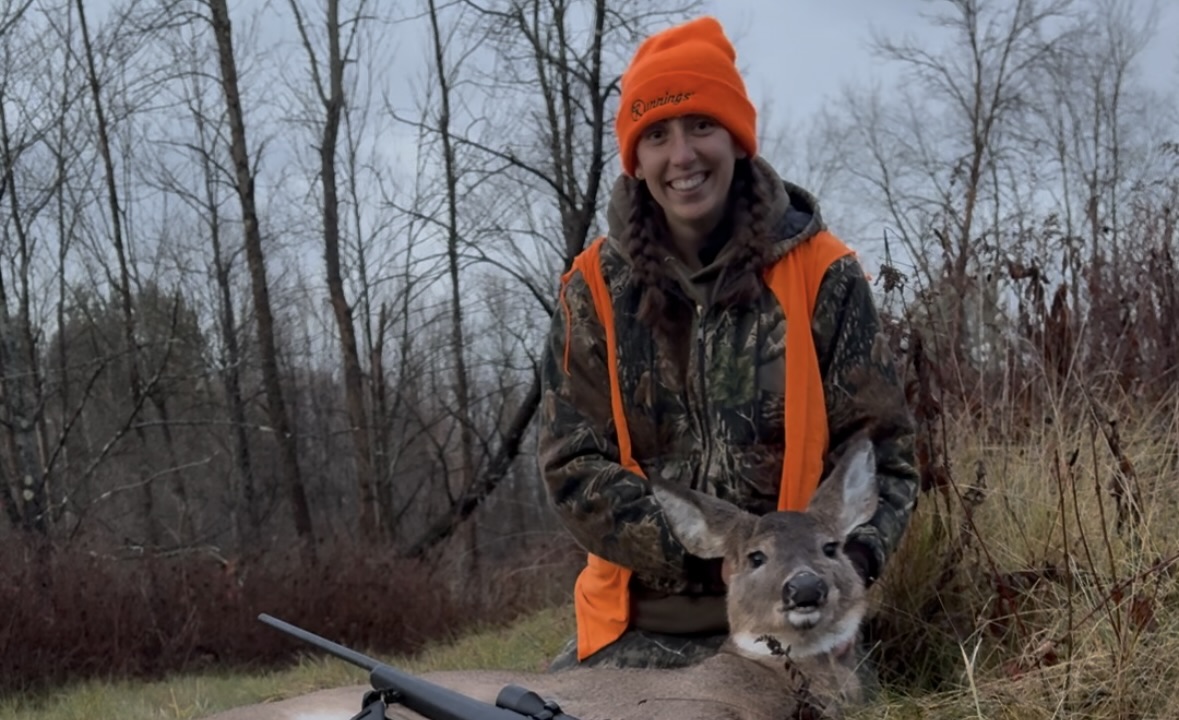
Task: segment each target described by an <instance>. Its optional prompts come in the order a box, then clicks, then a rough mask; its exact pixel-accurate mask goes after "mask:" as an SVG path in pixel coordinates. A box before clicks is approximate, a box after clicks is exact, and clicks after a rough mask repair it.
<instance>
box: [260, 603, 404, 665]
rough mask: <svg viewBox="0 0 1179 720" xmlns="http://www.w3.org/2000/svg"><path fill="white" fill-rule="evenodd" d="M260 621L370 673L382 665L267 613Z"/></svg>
mask: <svg viewBox="0 0 1179 720" xmlns="http://www.w3.org/2000/svg"><path fill="white" fill-rule="evenodd" d="M258 619H259V620H261V621H262V622H264V623H266V624H267V625H269V626H271V627H274V628H278V629H279V630H282V631H283V632H285V633H287V634H288V635H294V636H295V637H297V638H299V639H300V640H302V641H303V642H306V643H310V644H312V645H314V646H316V647H318V648H319V649H321V650H326V651H328V652H329V653H331V654H332V655H335V656H336V657H338V658H340V659H341V660H344V661H346V662H350V663H352V664H353V665H357V666H359V667H362V668H364V669H365V670H368V671H369V672H372V671H373V670H375V669H376V668H377V667H378V666H379V665H380V664H381V663H380V662H378V661H376V660H374V659H373V658H370V657H369V656H368V655H365V654H364V653H358V652H356V651H355V650H353V649H351V648H346V647H344V646H343V645H340V644H339V643H334V642H332V641H331V640H328V639H327V638H324V637H320V636H319V635H316V634H315V633H313V632H309V631H307V630H304V629H303V628H301V627H296V626H294V625H292V624H290V623H288V622H284V621H282V620H279V619H278V618H276V617H273V616H271V615H267V614H266V613H262V614H261V615H259V616H258Z"/></svg>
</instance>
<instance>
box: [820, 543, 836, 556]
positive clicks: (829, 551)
mask: <svg viewBox="0 0 1179 720" xmlns="http://www.w3.org/2000/svg"><path fill="white" fill-rule="evenodd" d="M838 552H839V543H837V542H829V543H824V544H823V554H824V555H826V556H827V557H829V558H833V557H835V555H836V553H838Z"/></svg>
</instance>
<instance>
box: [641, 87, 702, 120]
mask: <svg viewBox="0 0 1179 720" xmlns="http://www.w3.org/2000/svg"><path fill="white" fill-rule="evenodd" d="M695 94H696V91H694V90H684V91H682V92H677V93H673V92H670V91H669V92H665V93H663V94H662V95H660V96H659V97H654V98H651V99H650V100H635V101H634V102H633V103H631V104H630V119H631V120H638V119H639V118H641V117H642V116H643V113H645V112H647V111H648V110H654V109H655V108H657V107H662V106H664V105H679V104H680V103H682V102H684V101H686V100H688V99H689V98H691V97H692V96H693V95H695Z"/></svg>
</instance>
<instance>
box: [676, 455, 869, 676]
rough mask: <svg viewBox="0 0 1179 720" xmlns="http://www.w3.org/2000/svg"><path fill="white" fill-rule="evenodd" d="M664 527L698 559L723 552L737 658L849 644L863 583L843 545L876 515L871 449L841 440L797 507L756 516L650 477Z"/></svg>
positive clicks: (803, 653)
mask: <svg viewBox="0 0 1179 720" xmlns="http://www.w3.org/2000/svg"><path fill="white" fill-rule="evenodd" d="M653 492H654V495H655V497H656V499H657V500H658V501H659V503H660V505H661V506H662V508H663V512H664V515H665V517H666V518H667V521H668V523H669V524H670V526H671V529H672V532H673V533H674V534H675V536H676V537H677V538H678V539H679V540H680V542H681V543H682V544H683V545H684V547H685V548H687V550H688V551H689V552H691V553H692V554H694V555H697V556H699V557H703V558H720V557H724V558H727V559H728V564H729V568H730V570H731V575H730V578H729V584H728V598H727V606H728V616H729V629H730V634H731V637H732V641H733V643H734V644H735V646H736V648H737V649H738V651H740V652H741V653H742V654H745V655H757V656H766V655H771V654H774V653H775V652H778V649H777V648H775V647H774V644H773V641H770V642H767V641H766V640H765V638H766V637H767V636H768V637H769V638H773V639H774V640H776V641H777V643H780V645H781V646H782V647H781V649H783V650H786V651H787V652H788V653H789V657H790V658H793V659H800V658H804V657H808V656H812V655H818V654H821V653H827V652H831V651H833V650H836V649H839V648H844V647H848V646H850V644H851V642H852V641H853V640H854V639H855V636H856V633H857V631H858V630H859V626H860V622H861V620H862V619H863V616H864V612H865V609H866V600H865V595H866V591H865V589H864V584H863V581H862V580H861V578H860V576H859V574H858V573H857V572H856V570H855V567H854V566H853V565H852V562H851V560H850V559H849V557H848V556H847V555H846V554H845V552H844V544H845V542H846V540H847V538H848V536H849V534H850V533H851V531H852V530H853V529H855V528H856V527H857V526H858V525H861V524H863V523H866V522H867V521H868V520H870V519H871V518H872V515H873V514H874V513H875V512H876V505H877V501H878V492H879V491H878V489H877V482H876V456H875V453H874V451H873V446H872V443H871V441H870V440H869V439H868V438H867V437H866V436H865V437H860V438H858V439H856V440H854V441H853V442H851V443H849V445H848V448H847V451H846V452H844V453H843V455H842V457H841V459H840V460H839V461H838V463H837V464H836V465H835V467H834V469H833V470H832V471H831V473H830V474H829V475H828V477H827V478H826V479H825V480H824V481H823V482H822V483H820V484H819V487H818V489H817V490H816V491H815V493H814V495H813V496H812V498H811V500H810V503H809V504H808V506H807V508H806V510H805V511H802V512H793V511H787V512H774V513H770V514H768V515H763V516H758V515H755V514H752V513H749V512H746V511H744V510H741V509H739V508H738V507H736V506H735V505H733V504H731V503H728V502H726V501H724V500H720V499H718V498H715V497H712V496H710V495H705V494H703V493H699V492H696V491H693V490H688V489H685V488H681V487H675V486H669V485H664V484H662V483H656V484H654V485H653Z"/></svg>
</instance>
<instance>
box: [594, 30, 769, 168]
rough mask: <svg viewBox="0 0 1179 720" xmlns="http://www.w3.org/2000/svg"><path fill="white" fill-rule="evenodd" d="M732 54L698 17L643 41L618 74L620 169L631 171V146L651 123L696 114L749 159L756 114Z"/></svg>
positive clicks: (721, 36) (726, 43)
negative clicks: (720, 127)
mask: <svg viewBox="0 0 1179 720" xmlns="http://www.w3.org/2000/svg"><path fill="white" fill-rule="evenodd" d="M736 60H737V53H736V51H735V50H734V49H733V45H732V43H730V42H729V39H728V38H727V37H726V36H725V31H724V29H723V28H722V27H721V24H720V23H719V22H718V21H717V20H716V19H715V18H713V17H708V16H705V17H701V18H697V19H696V20H692V21H689V22H686V23H683V24H681V25H676V26H674V27H671V28H668V29H667V30H664V31H662V32H659V33H656V34H654V35H652V36H651V37H649V38H647V39H646V40H644V41H643V44H642V45H640V46H639V49H638V51H637V52H636V53H635V56H634V58H633V59H632V60H631V63H630V67H628V68H627V69H626V72H625V73H623V75H622V98H621V99H620V101H619V105H618V116H617V117H616V118H615V119H614V132H615V134H616V135H617V136H618V144H619V150H620V153H621V158H622V169H623V171H624V172H625V173H626V174H627V175H631V176H633V175H634V173H635V164H636V161H635V145H636V144H638V141H639V135H640V134H641V133H642V131H643V128H645V127H647V126H648V125H650V124H651V123H653V122H657V121H659V120H664V119H666V118H670V117H675V116H677V115H685V114H688V113H699V114H702V115H708V116H710V117H712V118H714V119H715V120H716V121H717V122H719V123H720V124H721V125H723V126H724V127H725V129H726V130H728V131H729V132H730V133H731V134H732V135H733V138H734V139H735V140H736V141H737V143H738V144H739V145H740V146H741V147H742V148H744V150H745V151H746V152H747V153H749V156H750V157H752V156H754V155H755V154H756V153H757V110H756V109H755V108H754V107H753V104H752V103H751V102H750V101H749V97H748V95H746V93H745V83H744V81H742V79H741V75H740V73H738V72H737V64H736Z"/></svg>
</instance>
